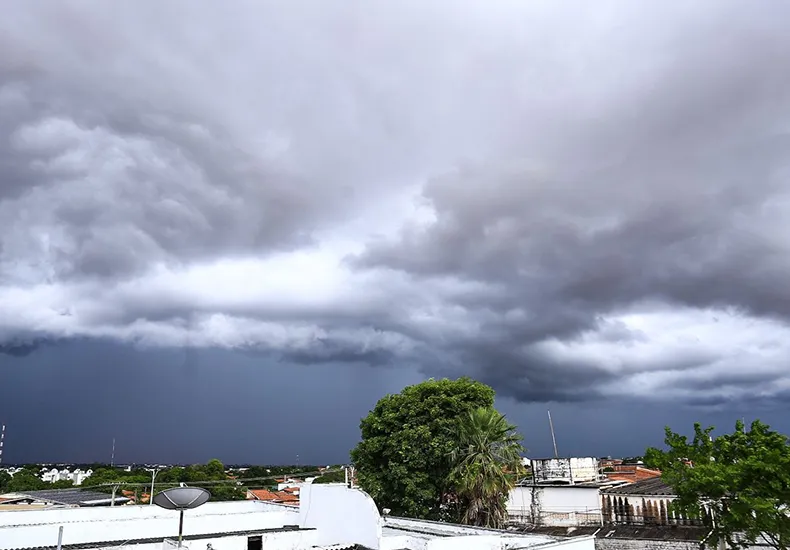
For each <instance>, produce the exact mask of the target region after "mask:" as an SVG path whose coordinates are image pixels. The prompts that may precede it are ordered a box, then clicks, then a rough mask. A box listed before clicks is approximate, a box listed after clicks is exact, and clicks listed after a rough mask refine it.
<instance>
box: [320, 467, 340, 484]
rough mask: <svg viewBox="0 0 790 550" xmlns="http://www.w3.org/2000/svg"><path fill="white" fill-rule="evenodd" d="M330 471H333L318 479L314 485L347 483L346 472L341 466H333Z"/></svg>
mask: <svg viewBox="0 0 790 550" xmlns="http://www.w3.org/2000/svg"><path fill="white" fill-rule="evenodd" d="M330 469H331V470H332V471H330V472H328V473H326V474H322V475H321V476H319V477H317V478H316V480H315V481H314V482H313V483H345V481H346V472H344V471H343V470H342V467H341V466H332V467H331V468H330Z"/></svg>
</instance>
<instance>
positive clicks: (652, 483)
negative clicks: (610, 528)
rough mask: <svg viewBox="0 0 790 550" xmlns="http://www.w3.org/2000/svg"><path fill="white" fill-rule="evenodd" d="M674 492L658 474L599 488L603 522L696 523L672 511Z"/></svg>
mask: <svg viewBox="0 0 790 550" xmlns="http://www.w3.org/2000/svg"><path fill="white" fill-rule="evenodd" d="M675 498H677V497H676V495H675V491H674V490H673V489H672V488H671V487H670V486H669V485H667V484H666V483H665V482H664V481H662V480H661V478H660V477H653V478H649V479H643V480H641V481H637V482H634V483H627V484H624V485H620V486H617V487H611V488H608V489H604V490H602V491H601V509H602V515H603V521H604V523H613V524H624V525H700V524H701V522H700V521H699V520H696V519H693V518H687V517H685V516H683V515H681V514H678V513H676V512H675V511H673V510H672V506H671V503H672V501H673V500H675Z"/></svg>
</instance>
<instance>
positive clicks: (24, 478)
mask: <svg viewBox="0 0 790 550" xmlns="http://www.w3.org/2000/svg"><path fill="white" fill-rule="evenodd" d="M47 485H48V483H47V482H46V481H44V480H42V479H41V478H40V477H38V476H37V475H36V474H34V473H33V472H32V471H31V470H27V469H25V470H20V471H19V472H17V473H15V474H14V477H12V478H11V480H10V481H9V482H8V484H7V485H6V492H9V493H21V492H24V491H38V490H41V489H46V488H47Z"/></svg>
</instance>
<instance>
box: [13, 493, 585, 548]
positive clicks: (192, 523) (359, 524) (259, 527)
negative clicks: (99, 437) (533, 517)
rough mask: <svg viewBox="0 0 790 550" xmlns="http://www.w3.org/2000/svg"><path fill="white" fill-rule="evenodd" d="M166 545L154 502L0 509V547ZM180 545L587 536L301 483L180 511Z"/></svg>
mask: <svg viewBox="0 0 790 550" xmlns="http://www.w3.org/2000/svg"><path fill="white" fill-rule="evenodd" d="M61 529H62V545H63V549H64V550H83V549H88V548H93V549H97V550H98V549H105V548H106V549H110V548H117V547H119V546H123V548H124V550H165V549H169V548H172V547H173V546H174V545H173V542H172V541H173V539H174V538H175V537H176V535H177V532H178V513H177V512H173V511H169V510H163V509H161V508H158V507H156V506H116V507H110V508H102V509H88V508H68V509H50V510H36V511H27V512H8V513H0V550H17V549H20V548H31V547H54V546H56V545H57V542H58V535H59V532H61ZM183 547H184V548H187V549H191V550H198V549H199V550H204V549H206V550H261V549H264V548H265V549H266V550H308V549H325V550H326V549H327V548H329V547H331V548H333V549H336V550H340V549H345V548H352V547H355V548H358V547H363V548H368V549H370V550H449V549H450V548H452V549H453V550H456V549H458V550H510V549H514V550H515V549H517V548H518V549H525V550H526V549H540V550H548V549H554V548H562V549H565V550H593V549H594V548H595V544H594V538H593V537H590V536H587V537H575V538H572V539H561V538H554V537H548V536H542V535H531V534H519V533H515V532H508V531H495V530H486V529H473V528H469V527H464V526H458V525H452V524H444V523H434V522H425V521H415V520H406V519H402V518H393V517H384V518H382V517H381V516H380V515H379V513H378V510H377V509H376V505H375V503H374V502H373V500H372V499H371V498H370V497H369V496H368V495H367V494H366V493H364V492H363V491H361V490H359V489H349V488H347V487H346V486H345V484H322V485H313V484H311V483H305V484H304V485H303V486H302V488H301V503H300V507H299V508H292V507H286V506H282V505H277V504H269V503H265V502H260V501H243V502H209V503H207V504H205V505H203V506H201V507H200V508H197V509H195V510H190V511H187V512H185V515H184V544H183Z"/></svg>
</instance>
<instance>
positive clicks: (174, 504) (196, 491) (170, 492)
mask: <svg viewBox="0 0 790 550" xmlns="http://www.w3.org/2000/svg"><path fill="white" fill-rule="evenodd" d="M209 498H211V493H209V492H208V491H207V490H205V489H201V488H200V487H173V488H172V489H167V490H165V491H162V492H161V493H157V494H156V495H155V496H154V498H153V501H154V504H156V505H157V506H159V507H160V508H165V509H166V510H178V511H179V518H178V547H179V548H181V539H182V533H183V532H184V510H190V509H192V508H197V507H198V506H200V505H202V504H205V503H206V502H207V501H208V499H209Z"/></svg>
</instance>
